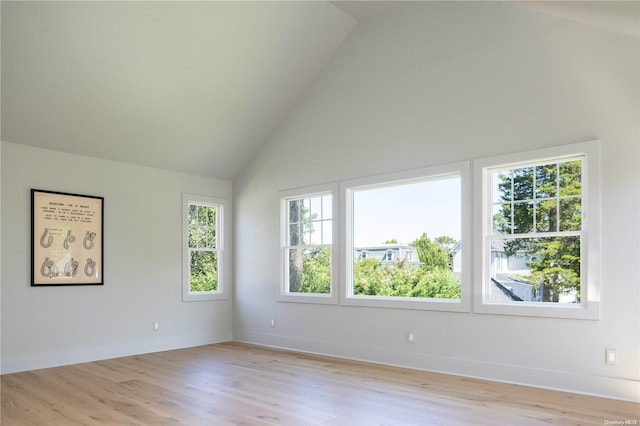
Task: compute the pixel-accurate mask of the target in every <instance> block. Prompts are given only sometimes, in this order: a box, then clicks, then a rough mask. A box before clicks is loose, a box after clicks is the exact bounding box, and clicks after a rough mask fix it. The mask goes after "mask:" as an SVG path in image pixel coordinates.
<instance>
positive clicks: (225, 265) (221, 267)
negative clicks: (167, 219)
mask: <svg viewBox="0 0 640 426" xmlns="http://www.w3.org/2000/svg"><path fill="white" fill-rule="evenodd" d="M191 204H197V205H204V206H210V207H216V209H217V211H216V237H217V242H216V247H217V251H218V285H217V290H216V291H207V292H192V291H191V285H190V266H191V261H190V251H189V223H188V217H189V205H191ZM230 215H231V210H230V202H229V200H227V199H224V198H214V197H208V196H202V195H194V194H186V193H183V194H182V301H183V302H195V301H205V300H224V299H228V298H229V294H230V289H229V283H230V282H231V280H230V279H229V273H230V271H231V267H230V261H231V259H230V250H229V247H228V237H229V236H230V235H231V223H230V221H229V220H228V218H229V217H231V216H230Z"/></svg>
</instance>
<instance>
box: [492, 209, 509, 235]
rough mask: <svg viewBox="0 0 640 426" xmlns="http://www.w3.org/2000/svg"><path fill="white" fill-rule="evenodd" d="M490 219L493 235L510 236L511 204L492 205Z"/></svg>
mask: <svg viewBox="0 0 640 426" xmlns="http://www.w3.org/2000/svg"><path fill="white" fill-rule="evenodd" d="M492 218H493V234H494V235H508V234H511V231H512V226H511V224H512V222H511V204H494V205H493V211H492Z"/></svg>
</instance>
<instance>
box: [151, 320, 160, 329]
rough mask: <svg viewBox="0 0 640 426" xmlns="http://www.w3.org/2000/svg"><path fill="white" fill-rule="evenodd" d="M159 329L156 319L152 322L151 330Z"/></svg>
mask: <svg viewBox="0 0 640 426" xmlns="http://www.w3.org/2000/svg"><path fill="white" fill-rule="evenodd" d="M158 330H160V324H158V322H157V321H154V322H153V331H158Z"/></svg>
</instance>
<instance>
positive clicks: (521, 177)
mask: <svg viewBox="0 0 640 426" xmlns="http://www.w3.org/2000/svg"><path fill="white" fill-rule="evenodd" d="M512 173H513V199H514V200H515V201H518V200H531V199H533V167H524V168H522V169H514V170H512Z"/></svg>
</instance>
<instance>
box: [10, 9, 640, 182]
mask: <svg viewBox="0 0 640 426" xmlns="http://www.w3.org/2000/svg"><path fill="white" fill-rule="evenodd" d="M398 3H399V2H382V1H333V2H330V1H280V2H270V1H236V2H217V1H211V2H206V1H200V2H190V1H174V2H154V1H142V2H75V1H70V2H61V1H55V2H50V1H44V2H24V1H16V2H12V1H2V5H1V7H2V10H1V13H2V135H1V136H2V140H3V141H6V142H14V143H22V144H27V145H32V146H37V147H41V148H47V149H54V150H58V151H64V152H69V153H76V154H81V155H87V156H93V157H99V158H105V159H110V160H116V161H124V162H129V163H134V164H138V165H143V166H149V167H156V168H163V169H168V170H175V171H179V172H185V173H191V174H198V175H202V176H210V177H217V178H223V179H233V178H234V177H235V176H237V174H238V173H239V172H240V171H241V170H242V168H243V167H244V165H245V164H246V163H247V162H248V161H249V159H250V158H251V156H252V155H253V154H254V153H255V152H256V150H257V149H258V148H259V147H260V146H261V145H262V143H263V142H264V141H265V140H266V139H267V138H268V137H269V135H270V134H271V133H272V132H273V130H274V129H275V128H276V126H277V125H278V123H279V122H280V121H281V120H282V118H283V117H284V116H286V114H287V113H288V112H289V111H290V109H291V108H292V106H293V105H294V103H295V102H296V100H298V99H299V98H300V96H301V95H302V94H303V93H304V92H305V90H306V88H307V87H308V86H309V85H310V84H311V82H312V81H313V79H314V78H315V76H316V75H317V74H318V72H319V71H320V70H321V68H322V67H323V65H324V64H325V63H326V62H327V61H328V60H329V58H330V57H331V56H332V55H333V53H334V52H335V50H336V49H337V48H338V46H339V45H340V44H341V43H342V42H343V40H345V38H346V37H347V36H348V34H349V33H350V31H351V30H352V29H353V28H354V27H355V25H356V24H357V23H358V22H364V21H366V20H368V19H371V18H372V17H375V16H376V15H379V14H381V13H386V12H388V11H389V10H390V9H392V8H393V7H394V6H395V5H397V4H398ZM523 3H524V4H525V5H527V6H529V7H534V8H537V9H543V10H544V11H545V12H546V13H552V14H556V15H558V16H563V17H565V18H569V19H575V20H579V21H581V22H586V23H588V24H590V25H599V26H602V27H605V28H607V25H608V29H610V30H613V31H619V32H623V33H626V34H629V32H631V33H632V34H631V35H634V34H633V30H634V28H636V27H637V28H640V25H639V24H638V22H639V20H638V19H639V18H638V7H637V3H636V2H627V3H631V5H629V4H623V2H596V3H598V4H599V5H596V6H594V5H593V4H592V5H591V6H588V7H587V6H586V5H582V6H581V5H580V3H591V2H571V3H576V4H574V5H573V7H571V6H568V5H559V4H555V5H554V4H553V3H564V2H523ZM547 3H549V4H547ZM600 3H603V4H602V5H600ZM606 3H608V5H607V4H606ZM618 3H620V4H618ZM633 3H636V4H635V5H634V4H633ZM594 4H595V3H594ZM616 4H618V5H617V6H616ZM611 11H613V12H611ZM594 16H595V18H594ZM605 24H606V25H605ZM637 31H638V32H640V30H637ZM635 36H636V37H637V36H638V34H635Z"/></svg>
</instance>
